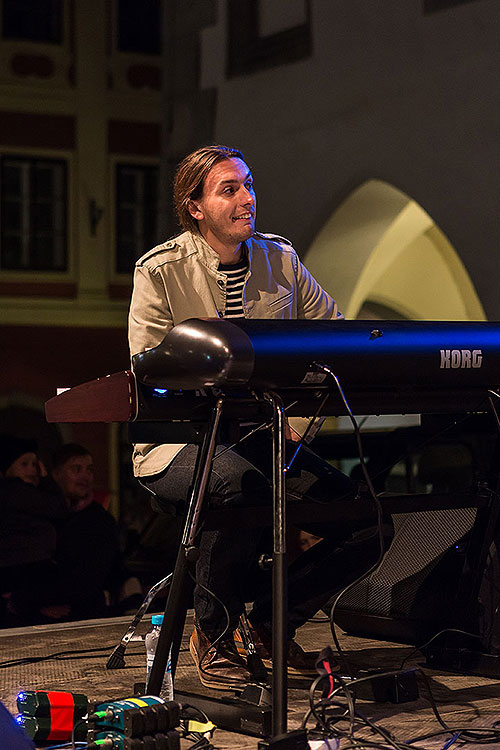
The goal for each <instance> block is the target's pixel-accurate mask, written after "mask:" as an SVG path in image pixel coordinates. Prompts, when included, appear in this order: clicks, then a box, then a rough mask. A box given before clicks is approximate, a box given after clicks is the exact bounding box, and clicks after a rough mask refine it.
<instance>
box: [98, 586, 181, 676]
mask: <svg viewBox="0 0 500 750" xmlns="http://www.w3.org/2000/svg"><path fill="white" fill-rule="evenodd" d="M172 575H173V574H172V573H169V574H168V576H165V578H162V579H161V581H158V583H155V585H154V586H151V588H150V589H149V591H148V593H147V594H146V596H145V597H144V601H143V602H142V604H141V606H140V607H139V609H138V610H137V612H136V613H135V615H134V617H133V619H132V622H131V623H130V625H129V626H128V628H127V630H126V632H125V633H124V635H123V637H122V639H121V641H120V643H119V644H118V645H117V646H116V648H115V649H114V650H113V653H112V654H111V655H110V657H109V659H108V661H107V663H106V669H121V668H122V667H124V666H125V659H124V655H125V649H126V648H127V644H128V643H129V641H130V640H131V639H132V636H133V635H134V633H135V631H136V629H137V626H138V625H139V623H140V622H141V620H142V618H143V617H144V614H145V612H146V610H147V609H148V607H149V605H150V604H151V602H152V601H153V599H154V598H155V596H156V594H158V592H159V591H163V589H165V588H167V586H168V585H169V583H170V581H171V580H172Z"/></svg>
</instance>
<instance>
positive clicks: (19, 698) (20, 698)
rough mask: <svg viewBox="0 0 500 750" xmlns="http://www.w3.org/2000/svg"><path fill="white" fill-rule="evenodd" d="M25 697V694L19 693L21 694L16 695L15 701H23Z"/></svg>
mask: <svg viewBox="0 0 500 750" xmlns="http://www.w3.org/2000/svg"><path fill="white" fill-rule="evenodd" d="M25 697H26V693H23V692H21V693H18V694H17V700H18V701H23V700H24V699H25Z"/></svg>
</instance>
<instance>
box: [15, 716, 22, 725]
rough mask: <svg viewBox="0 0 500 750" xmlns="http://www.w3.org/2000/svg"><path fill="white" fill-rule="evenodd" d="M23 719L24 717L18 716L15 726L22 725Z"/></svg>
mask: <svg viewBox="0 0 500 750" xmlns="http://www.w3.org/2000/svg"><path fill="white" fill-rule="evenodd" d="M23 719H24V716H23V715H22V714H18V715H17V716H16V723H17V724H22V723H23Z"/></svg>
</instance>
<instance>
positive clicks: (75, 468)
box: [53, 456, 94, 508]
mask: <svg viewBox="0 0 500 750" xmlns="http://www.w3.org/2000/svg"><path fill="white" fill-rule="evenodd" d="M53 476H54V479H55V480H56V482H57V483H58V485H59V486H60V488H61V489H62V491H63V494H64V496H65V497H66V499H67V500H68V502H69V504H70V506H71V507H76V508H78V507H84V506H85V504H86V503H87V502H89V501H90V500H91V499H92V492H93V489H94V464H93V461H92V456H73V457H72V458H68V460H67V461H66V463H64V464H63V465H62V466H59V468H58V469H55V470H54V472H53Z"/></svg>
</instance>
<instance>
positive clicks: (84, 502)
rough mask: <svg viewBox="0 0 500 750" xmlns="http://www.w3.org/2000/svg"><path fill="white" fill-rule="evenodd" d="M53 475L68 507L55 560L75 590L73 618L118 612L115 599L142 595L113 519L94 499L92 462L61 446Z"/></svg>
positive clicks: (76, 448) (80, 451)
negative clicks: (113, 605) (127, 566)
mask: <svg viewBox="0 0 500 750" xmlns="http://www.w3.org/2000/svg"><path fill="white" fill-rule="evenodd" d="M52 476H53V477H54V479H55V481H56V482H57V483H58V485H59V487H60V488H61V490H62V492H63V495H64V497H65V499H66V502H67V504H68V506H69V509H70V512H69V516H68V518H67V519H66V520H65V521H64V522H63V523H62V524H60V525H59V528H58V539H57V553H56V559H57V562H58V564H59V567H60V569H61V574H62V576H63V577H64V585H65V588H66V589H67V590H68V591H69V592H72V593H70V603H71V609H72V615H73V617H74V618H76V619H78V618H91V617H101V616H103V615H107V614H111V613H112V611H116V610H111V609H110V608H109V605H110V603H111V602H112V600H114V601H115V602H118V606H119V604H120V602H121V601H123V600H124V599H126V598H128V596H129V595H130V594H139V592H140V585H139V582H138V581H137V579H131V578H130V576H128V574H127V571H126V569H125V566H124V564H123V561H122V556H121V552H120V544H119V535H118V527H117V524H116V521H115V519H114V518H113V516H112V515H111V513H109V512H108V511H107V510H106V509H105V508H104V507H103V506H102V505H101V504H100V503H98V502H96V500H95V499H94V462H93V458H92V456H91V454H90V453H89V451H88V450H87V449H86V448H84V447H83V446H81V445H77V444H76V443H69V444H66V445H63V446H62V447H61V448H59V450H57V451H56V452H55V454H54V456H53V458H52ZM137 598H139V599H140V598H141V597H140V596H139V597H137Z"/></svg>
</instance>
